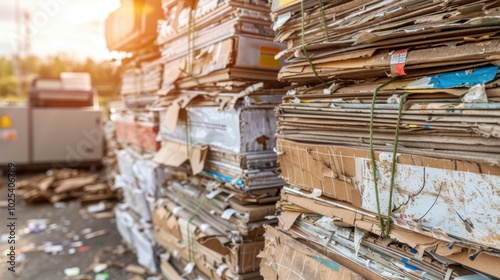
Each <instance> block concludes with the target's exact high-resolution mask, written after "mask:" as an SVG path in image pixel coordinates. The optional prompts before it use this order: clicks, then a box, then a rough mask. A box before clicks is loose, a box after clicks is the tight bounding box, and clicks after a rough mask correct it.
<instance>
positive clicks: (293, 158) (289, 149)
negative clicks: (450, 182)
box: [277, 139, 500, 207]
mask: <svg viewBox="0 0 500 280" xmlns="http://www.w3.org/2000/svg"><path fill="white" fill-rule="evenodd" d="M277 151H278V158H279V161H280V163H281V170H282V173H283V178H284V179H285V181H286V182H287V183H288V184H290V185H293V186H297V187H300V188H302V189H304V190H307V191H312V190H313V189H319V190H322V193H323V195H325V196H328V197H332V198H335V199H338V200H342V201H347V202H349V203H352V204H353V205H354V206H357V207H359V206H360V201H361V198H360V193H359V191H358V190H357V189H356V188H355V186H354V181H355V177H356V174H355V170H356V168H355V162H354V159H355V158H370V153H369V150H366V149H356V148H348V147H341V146H328V145H315V144H301V143H297V142H292V141H288V140H284V139H278V141H277ZM380 154H381V152H376V153H375V158H376V159H377V160H379V157H380ZM398 163H400V164H411V165H415V166H426V167H434V168H440V169H443V170H457V171H468V172H473V173H478V174H481V173H483V174H492V175H500V167H494V166H488V165H486V164H476V163H472V162H466V161H459V160H447V159H437V158H431V157H425V156H417V155H409V154H400V155H399V156H398Z"/></svg>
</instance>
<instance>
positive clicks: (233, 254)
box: [196, 236, 264, 274]
mask: <svg viewBox="0 0 500 280" xmlns="http://www.w3.org/2000/svg"><path fill="white" fill-rule="evenodd" d="M196 243H197V248H198V252H199V253H200V254H202V255H203V256H204V257H203V258H204V259H205V260H206V261H207V262H208V263H209V264H210V265H211V266H213V267H218V266H219V265H220V264H222V263H225V264H227V265H228V266H229V267H230V269H231V271H232V272H233V273H234V274H245V273H250V272H255V271H258V270H259V265H260V262H259V261H258V259H257V254H258V253H259V252H260V251H261V250H262V249H263V248H264V242H263V241H261V242H252V243H242V244H232V243H227V244H224V243H222V242H221V241H220V240H219V239H218V238H217V237H214V236H207V237H202V238H199V239H197V240H196Z"/></svg>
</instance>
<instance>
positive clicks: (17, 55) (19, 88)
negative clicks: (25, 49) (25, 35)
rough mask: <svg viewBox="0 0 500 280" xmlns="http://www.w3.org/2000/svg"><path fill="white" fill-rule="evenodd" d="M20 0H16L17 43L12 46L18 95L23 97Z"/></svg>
mask: <svg viewBox="0 0 500 280" xmlns="http://www.w3.org/2000/svg"><path fill="white" fill-rule="evenodd" d="M19 1H20V0H14V2H15V17H16V34H17V41H16V45H15V46H12V47H13V48H15V49H14V59H13V64H14V65H13V66H14V74H15V75H16V81H17V97H18V98H19V99H21V96H22V71H21V49H22V46H21V45H22V42H21V38H22V31H21V9H20V8H19Z"/></svg>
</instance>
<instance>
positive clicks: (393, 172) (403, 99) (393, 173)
mask: <svg viewBox="0 0 500 280" xmlns="http://www.w3.org/2000/svg"><path fill="white" fill-rule="evenodd" d="M406 97H408V93H405V94H403V95H402V96H401V100H400V102H399V111H398V121H397V123H396V135H395V138H394V148H393V150H392V166H391V184H390V188H389V205H388V210H387V223H386V225H385V235H386V236H389V233H390V231H391V216H392V194H393V193H394V179H395V177H396V162H397V159H396V156H397V153H398V144H399V125H400V124H401V114H402V112H403V105H404V103H405V102H406Z"/></svg>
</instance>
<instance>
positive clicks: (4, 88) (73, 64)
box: [0, 54, 120, 98]
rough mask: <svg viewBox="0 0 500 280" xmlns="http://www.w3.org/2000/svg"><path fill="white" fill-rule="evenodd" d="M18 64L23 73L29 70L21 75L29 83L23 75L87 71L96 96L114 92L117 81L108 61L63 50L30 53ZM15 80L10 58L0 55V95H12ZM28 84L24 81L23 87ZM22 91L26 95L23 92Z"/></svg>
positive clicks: (47, 76) (56, 74)
mask: <svg viewBox="0 0 500 280" xmlns="http://www.w3.org/2000/svg"><path fill="white" fill-rule="evenodd" d="M20 67H21V69H22V70H23V73H29V74H30V75H28V76H25V77H24V80H25V81H24V82H25V83H29V81H28V79H27V78H26V77H28V78H32V77H34V76H35V77H36V76H39V77H44V78H58V77H59V75H60V74H61V72H88V73H90V76H91V77H92V84H93V86H94V87H97V88H98V91H99V95H100V96H112V95H115V94H116V90H114V89H116V87H117V86H118V84H119V82H120V73H118V71H115V69H114V67H113V65H112V64H111V63H110V62H106V61H104V62H99V61H94V60H93V59H91V58H87V59H85V60H83V61H80V60H75V59H74V58H72V57H70V56H69V55H66V54H58V55H53V56H49V57H45V58H40V57H37V56H34V55H30V56H28V57H25V58H23V59H22V61H21V65H20ZM16 82H17V79H16V77H15V75H14V69H13V63H12V58H10V57H9V58H7V57H0V97H4V98H5V97H6V96H9V95H16ZM28 87H29V86H28V85H27V84H26V85H25V87H24V88H25V89H27V88H28ZM23 95H24V96H26V93H24V94H23Z"/></svg>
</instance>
